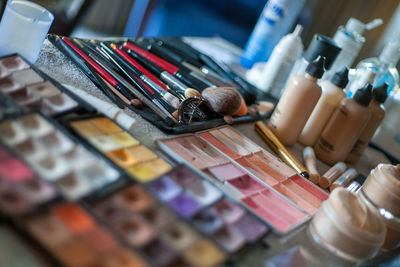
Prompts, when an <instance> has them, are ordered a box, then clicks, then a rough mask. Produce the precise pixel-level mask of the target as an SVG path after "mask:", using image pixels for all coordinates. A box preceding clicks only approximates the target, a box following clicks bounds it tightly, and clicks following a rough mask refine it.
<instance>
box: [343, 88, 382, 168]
mask: <svg viewBox="0 0 400 267" xmlns="http://www.w3.org/2000/svg"><path fill="white" fill-rule="evenodd" d="M387 88H388V84H387V83H383V84H382V85H381V86H379V87H376V88H374V90H373V91H372V100H371V103H369V106H368V107H369V111H370V113H371V117H370V118H369V121H368V123H367V125H366V126H365V128H364V130H363V131H362V133H361V135H360V137H359V138H358V140H357V142H356V143H355V145H354V147H353V149H352V150H351V151H350V154H349V156H348V157H347V159H346V162H348V163H350V164H353V163H356V162H357V161H358V160H359V159H360V157H361V155H362V154H363V153H364V151H365V149H366V148H367V146H368V143H369V142H370V141H371V139H372V137H373V136H374V133H375V131H376V129H378V127H379V125H380V124H381V122H382V120H383V118H384V117H385V108H384V107H383V105H382V104H383V103H384V102H385V100H386V98H387Z"/></svg>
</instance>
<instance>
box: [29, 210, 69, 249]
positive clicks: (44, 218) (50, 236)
mask: <svg viewBox="0 0 400 267" xmlns="http://www.w3.org/2000/svg"><path fill="white" fill-rule="evenodd" d="M25 225H26V228H27V229H28V231H29V232H30V233H31V234H32V235H33V236H34V237H35V238H36V239H38V240H40V242H42V243H44V244H45V245H46V246H48V247H54V246H57V245H58V244H62V243H64V242H66V241H68V239H70V237H71V233H70V232H69V230H68V228H67V227H66V226H65V224H64V223H63V222H62V221H61V220H60V219H59V218H57V217H55V216H51V215H49V214H45V215H40V216H35V217H32V218H30V219H28V220H26V222H25Z"/></svg>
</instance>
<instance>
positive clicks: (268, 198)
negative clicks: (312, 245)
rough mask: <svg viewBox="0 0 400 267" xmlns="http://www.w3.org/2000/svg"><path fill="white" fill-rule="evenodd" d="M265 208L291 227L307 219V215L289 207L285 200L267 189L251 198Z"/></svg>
mask: <svg viewBox="0 0 400 267" xmlns="http://www.w3.org/2000/svg"><path fill="white" fill-rule="evenodd" d="M252 198H253V199H254V200H255V201H258V202H259V203H260V204H261V205H263V206H264V207H265V208H268V210H269V211H270V212H272V213H273V214H274V215H275V216H278V217H279V218H281V219H283V220H285V221H286V222H288V223H289V224H291V225H295V224H297V223H299V222H301V221H304V220H305V219H307V215H306V214H305V213H303V212H301V211H299V210H297V209H296V208H295V207H293V206H291V205H290V204H289V203H288V202H287V201H286V200H284V199H283V198H282V197H280V196H279V195H277V194H276V193H274V192H272V191H271V190H269V189H266V190H264V191H263V192H262V193H261V194H256V195H254V196H252Z"/></svg>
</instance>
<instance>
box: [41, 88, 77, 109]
mask: <svg viewBox="0 0 400 267" xmlns="http://www.w3.org/2000/svg"><path fill="white" fill-rule="evenodd" d="M43 104H44V105H45V106H46V107H45V108H44V110H47V113H48V114H53V113H61V112H64V111H67V110H70V109H73V108H74V107H76V106H77V105H78V103H76V102H75V100H73V99H72V98H70V97H69V96H68V95H66V94H64V93H61V94H58V95H54V96H49V97H47V98H44V99H43Z"/></svg>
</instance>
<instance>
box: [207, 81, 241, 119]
mask: <svg viewBox="0 0 400 267" xmlns="http://www.w3.org/2000/svg"><path fill="white" fill-rule="evenodd" d="M201 95H202V97H203V98H204V99H205V100H207V101H208V103H209V104H210V106H211V108H212V109H213V110H214V111H215V112H220V113H224V114H226V115H233V114H235V113H236V112H237V111H238V110H239V109H240V107H241V105H242V96H241V95H240V94H239V92H238V91H236V90H235V89H234V88H232V87H208V88H206V89H204V90H203V92H202V93H201Z"/></svg>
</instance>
